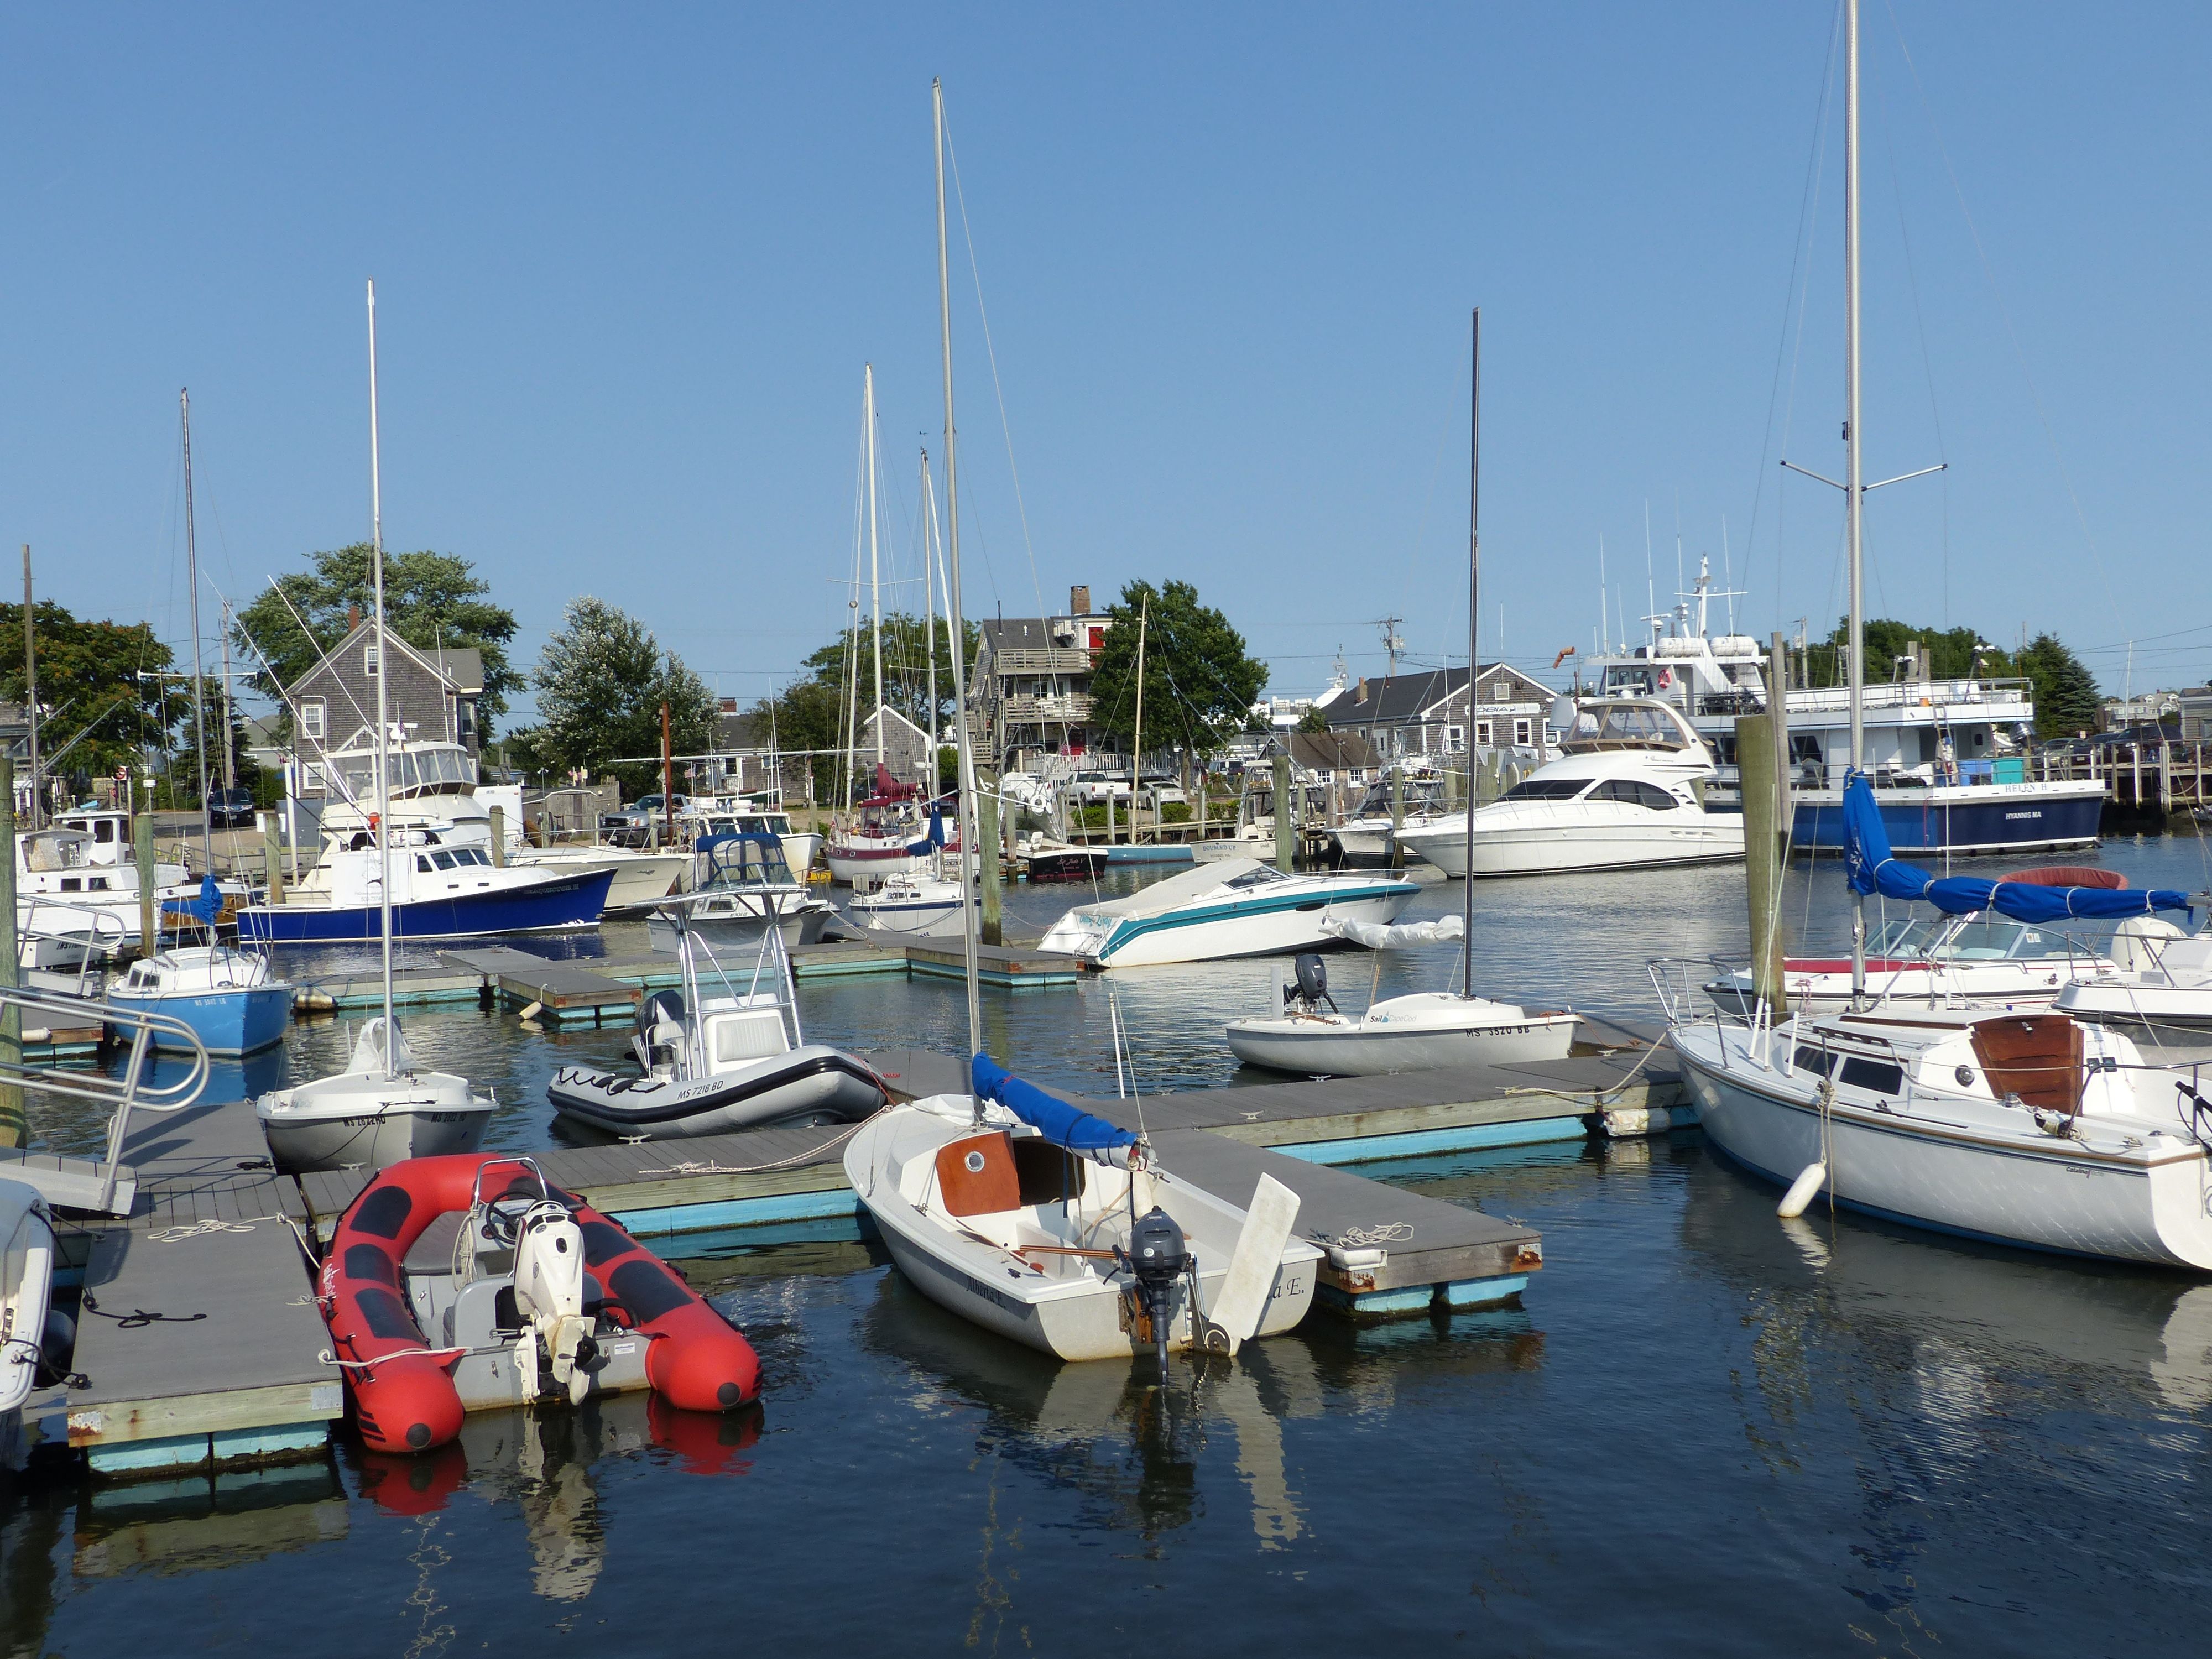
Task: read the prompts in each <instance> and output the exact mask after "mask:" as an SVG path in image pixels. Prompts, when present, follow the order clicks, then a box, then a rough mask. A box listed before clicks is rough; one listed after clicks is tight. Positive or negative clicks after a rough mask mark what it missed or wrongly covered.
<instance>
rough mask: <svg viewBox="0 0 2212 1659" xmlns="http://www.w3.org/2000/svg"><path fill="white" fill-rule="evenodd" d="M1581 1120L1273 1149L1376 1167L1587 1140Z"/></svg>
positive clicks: (1475, 1126)
mask: <svg viewBox="0 0 2212 1659" xmlns="http://www.w3.org/2000/svg"><path fill="white" fill-rule="evenodd" d="M1587 1139H1589V1120H1588V1119H1586V1118H1583V1117H1540V1118H1531V1119H1529V1120H1528V1121H1526V1122H1523V1123H1470V1124H1467V1125H1464V1126H1463V1127H1459V1128H1455V1129H1417V1130H1414V1131H1412V1132H1411V1133H1406V1134H1395V1135H1363V1136H1361V1137H1359V1138H1358V1139H1350V1140H1306V1141H1298V1142H1295V1143H1293V1144H1292V1145H1290V1146H1271V1147H1269V1148H1268V1151H1270V1152H1281V1153H1282V1154H1284V1155H1285V1157H1287V1158H1297V1159H1299V1160H1300V1161H1302V1162H1304V1163H1307V1164H1379V1163H1383V1162H1385V1161H1386V1160H1388V1159H1390V1158H1429V1157H1432V1156H1434V1155H1435V1154H1437V1153H1438V1152H1477V1151H1480V1150H1481V1149H1483V1148H1484V1147H1488V1146H1535V1145H1537V1144H1539V1143H1541V1142H1543V1141H1547V1140H1587Z"/></svg>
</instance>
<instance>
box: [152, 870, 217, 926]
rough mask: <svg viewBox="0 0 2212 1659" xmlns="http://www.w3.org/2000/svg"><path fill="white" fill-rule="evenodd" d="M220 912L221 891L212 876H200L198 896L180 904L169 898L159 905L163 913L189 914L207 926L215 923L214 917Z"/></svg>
mask: <svg viewBox="0 0 2212 1659" xmlns="http://www.w3.org/2000/svg"><path fill="white" fill-rule="evenodd" d="M161 914H162V915H168V916H191V917H192V918H193V919H194V920H195V921H200V922H202V923H204V924H205V925H207V926H209V927H213V926H214V925H215V919H216V916H218V915H221V914H222V890H221V889H220V888H218V887H217V886H216V884H215V878H214V877H213V876H202V877H201V878H200V896H198V897H197V898H196V899H189V900H187V901H185V902H183V903H181V904H180V903H179V902H177V901H176V900H174V899H171V900H170V901H169V902H167V904H164V905H163V906H162V907H161Z"/></svg>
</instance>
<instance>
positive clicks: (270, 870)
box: [261, 812, 284, 904]
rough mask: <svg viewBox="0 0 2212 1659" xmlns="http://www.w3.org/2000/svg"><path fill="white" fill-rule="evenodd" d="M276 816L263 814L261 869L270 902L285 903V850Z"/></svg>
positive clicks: (274, 814) (272, 813)
mask: <svg viewBox="0 0 2212 1659" xmlns="http://www.w3.org/2000/svg"><path fill="white" fill-rule="evenodd" d="M276 829H277V823H276V813H274V812H264V813H262V814H261V869H262V874H263V876H264V878H265V880H266V881H267V884H268V887H269V902H270V903H271V904H282V903H283V902H284V849H283V846H282V845H281V844H280V843H279V842H278V840H277V834H276Z"/></svg>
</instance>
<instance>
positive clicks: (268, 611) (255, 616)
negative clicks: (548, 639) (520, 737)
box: [233, 542, 526, 736]
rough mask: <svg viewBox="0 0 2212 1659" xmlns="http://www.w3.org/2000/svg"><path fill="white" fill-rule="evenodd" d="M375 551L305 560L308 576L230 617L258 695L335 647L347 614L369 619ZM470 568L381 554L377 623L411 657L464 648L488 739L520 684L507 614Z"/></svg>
mask: <svg viewBox="0 0 2212 1659" xmlns="http://www.w3.org/2000/svg"><path fill="white" fill-rule="evenodd" d="M374 552H375V550H374V547H373V546H372V545H371V544H369V543H368V542H356V543H354V544H352V545H351V546H349V547H339V548H333V549H331V550H330V551H328V552H324V553H317V554H314V555H313V556H312V560H311V568H308V569H307V570H295V571H293V572H292V573H291V574H289V575H284V576H279V577H278V578H277V579H276V586H275V588H274V589H273V590H271V591H270V592H264V593H263V594H262V595H261V597H260V598H258V599H256V600H254V601H253V603H252V605H247V606H246V609H244V610H243V611H240V612H239V613H238V616H237V617H236V619H235V621H234V623H233V632H234V637H235V642H236V643H237V645H238V647H239V648H240V650H242V651H244V652H246V653H247V656H248V658H249V659H251V660H256V661H259V662H261V663H262V664H264V668H263V669H262V670H261V671H258V672H257V673H256V675H255V676H254V681H255V684H257V685H258V687H259V688H260V690H263V691H264V692H266V693H269V694H270V695H272V696H273V695H275V693H276V692H277V691H278V690H282V689H283V687H285V686H288V685H290V684H293V683H294V682H295V681H296V680H298V679H299V678H300V677H301V675H302V674H304V673H306V672H307V671H308V670H309V669H310V668H313V666H314V665H315V664H316V663H317V662H319V660H321V659H322V656H323V654H324V653H325V652H327V651H328V650H329V649H330V648H331V647H332V646H334V645H336V644H337V643H338V642H339V641H341V640H343V639H344V638H345V636H346V615H347V611H348V609H349V607H357V608H358V609H359V611H360V612H361V614H362V616H364V617H365V616H367V615H368V614H369V612H370V610H371V609H372V608H373V606H374V605H375V602H376V592H375V578H374V569H373V566H372V561H373V558H374ZM490 592H491V587H490V585H489V583H486V582H484V581H482V580H478V578H477V576H476V575H475V574H474V567H473V566H472V565H471V564H470V562H468V561H467V560H466V559H464V558H459V557H457V556H454V555H453V554H451V553H434V552H430V551H428V550H424V551H422V552H418V553H392V552H386V554H385V556H384V619H385V626H386V627H387V628H389V629H391V630H392V633H394V634H396V635H398V636H399V637H400V638H401V639H403V640H404V641H407V643H408V644H410V645H411V646H413V647H415V648H416V650H418V651H425V652H428V651H433V650H435V649H437V648H439V647H441V646H442V647H453V648H468V647H473V648H474V649H475V650H476V651H477V653H479V654H480V655H481V656H482V657H483V673H484V684H483V696H482V697H480V698H479V699H478V700H477V714H479V715H481V716H482V717H483V721H484V727H483V730H484V732H485V733H486V735H487V736H488V735H489V733H490V732H491V729H492V728H491V722H492V720H494V719H495V717H497V716H498V715H500V714H505V713H506V712H507V696H508V694H509V693H510V692H514V691H520V690H522V688H523V686H524V685H525V684H526V681H525V679H524V678H523V676H522V675H521V673H520V671H517V670H516V669H515V668H514V667H513V665H511V664H510V663H509V662H508V661H507V645H508V643H509V642H510V641H513V638H514V634H515V622H514V613H513V611H508V610H507V609H506V608H505V607H504V606H501V605H494V604H492V603H491V601H490V599H489V598H488V597H487V596H488V595H489V593H490ZM288 601H289V603H288ZM302 624H304V627H303V626H302Z"/></svg>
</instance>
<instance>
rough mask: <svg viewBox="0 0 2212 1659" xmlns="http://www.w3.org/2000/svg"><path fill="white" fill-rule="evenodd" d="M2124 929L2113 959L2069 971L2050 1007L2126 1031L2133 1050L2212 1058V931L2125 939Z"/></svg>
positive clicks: (2174, 1056)
mask: <svg viewBox="0 0 2212 1659" xmlns="http://www.w3.org/2000/svg"><path fill="white" fill-rule="evenodd" d="M2141 925H2142V924H2140V923H2133V922H2130V923H2124V924H2123V925H2122V928H2121V933H2122V935H2123V937H2122V938H2121V939H2119V940H2118V941H2116V943H2117V944H2118V945H2121V946H2123V947H2124V948H2121V949H2115V950H2114V951H2113V953H2112V954H2113V957H2115V960H2114V961H2112V962H2110V963H2100V964H2099V965H2098V966H2097V968H2096V969H2094V970H2093V971H2090V972H2086V973H2084V972H2078V971H2077V972H2076V973H2075V975H2074V977H2073V978H2071V979H2069V981H2067V982H2066V983H2065V984H2063V985H2062V986H2060V987H2058V994H2057V998H2056V1000H2055V1004H2054V1006H2057V1008H2058V1010H2059V1011H2060V1012H2063V1013H2068V1014H2071V1015H2073V1016H2074V1017H2075V1018H2077V1019H2087V1020H2094V1021H2096V1022H2097V1023H2098V1024H2102V1025H2112V1026H2117V1027H2118V1028H2119V1029H2120V1030H2124V1031H2125V1032H2127V1034H2128V1035H2129V1036H2131V1037H2132V1038H2133V1039H2134V1040H2135V1042H2136V1044H2137V1046H2139V1047H2142V1048H2148V1049H2150V1050H2152V1051H2153V1052H2154V1053H2156V1054H2160V1055H2161V1056H2163V1057H2165V1058H2167V1059H2171V1060H2191V1061H2194V1060H2202V1059H2208V1058H2212V930H2208V931H2206V932H2203V933H2195V934H2188V935H2184V934H2182V933H2180V932H2179V930H2178V929H2173V928H2169V929H2167V930H2166V931H2167V937H2165V938H2159V937H2156V936H2150V935H2145V936H2138V937H2134V938H2129V937H2127V935H2128V934H2129V933H2130V930H2131V929H2134V928H2136V927H2140V926H2141Z"/></svg>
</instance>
